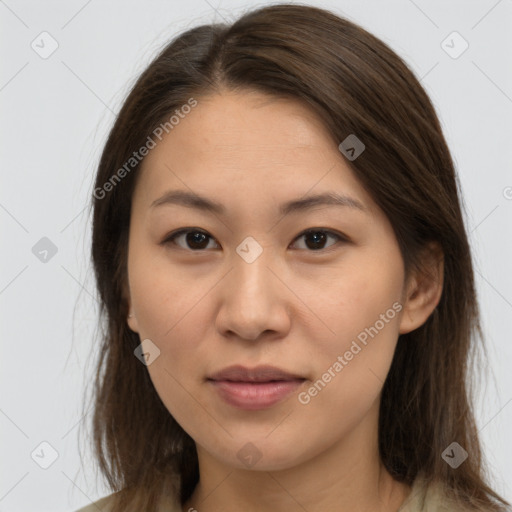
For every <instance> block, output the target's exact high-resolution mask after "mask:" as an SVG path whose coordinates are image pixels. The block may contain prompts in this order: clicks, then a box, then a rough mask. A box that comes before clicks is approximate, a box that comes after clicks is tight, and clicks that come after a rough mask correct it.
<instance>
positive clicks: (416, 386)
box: [82, 5, 506, 512]
mask: <svg viewBox="0 0 512 512" xmlns="http://www.w3.org/2000/svg"><path fill="white" fill-rule="evenodd" d="M93 207H94V217H93V219H94V221H93V222H94V223H93V241H92V256H93V262H94V268H95V273H96V281H97V286H98V289H99V292H100V298H101V303H102V314H103V317H104V319H105V333H104V340H103V347H102V351H101V360H100V361H99V365H98V372H97V378H96V388H95V390H96V394H95V402H94V406H95V414H94V422H93V426H94V440H95V449H96V455H97V458H98V461H99V464H100V468H101V470H102V471H103V473H104V475H105V476H106V478H107V480H108V483H109V485H110V486H111V488H112V490H114V491H116V492H115V493H114V494H112V495H110V496H108V497H106V498H103V499H102V500H99V501H98V502H96V503H95V504H92V505H91V506H89V507H86V508H84V509H82V511H84V512H85V511H92V510H97V508H100V509H101V510H111V511H113V512H118V511H119V512H120V511H131V510H133V511H140V510H144V511H146V512H154V511H157V510H158V511H164V510H166V511H167V510H168V511H180V510H182V511H193V510H197V511H199V512H212V511H220V510H222V511H225V512H229V511H234V510H244V511H260V510H273V511H280V510H285V509H286V510H287V511H290V510H307V511H310V512H312V511H328V510H336V511H344V510H347V511H348V510H350V511H357V510H360V511H363V510H365V511H366V510H372V511H381V510H382V511H398V510H400V511H401V512H413V511H419V510H425V511H426V510H428V511H431V510H432V511H433V510H436V511H440V510H450V511H457V510H460V511H476V510H493V511H498V510H504V506H505V505H506V502H505V501H504V500H503V499H501V498H500V497H499V496H498V495H497V494H496V493H495V492H494V491H493V490H492V489H491V488H490V487H489V486H488V484H487V483H486V482H485V480H484V476H483V463H482V457H481V452H480V445H479V440H478V435H477V430H476V428H475V421H474V417H473V413H472V409H471V401H470V396H469V393H468V390H467V389H466V376H467V375H468V368H469V366H468V362H469V355H470V349H471V348H472V347H473V344H474V343H476V342H477V335H478V334H479V333H480V330H479V320H478V306H477V302H476V298H475V289H474V281H473V270H472V265H471V254H470V248H469V245H468V241H467V236H466V232H465V228H464V223H463V218H462V214H461V207H460V201H459V193H458V188H457V178H456V175H455V171H454V166H453V162H452V159H451V156H450V153H449V150H448V148H447V145H446V141H445V139H444V136H443V134H442V131H441V128H440V124H439V121H438V119H437V117H436V114H435V111H434V108H433V106H432V104H431V102H430V100H429V98H428V96H427V95H426V93H425V91H424V90H423V89H422V87H421V86H420V84H419V82H418V81H417V79H416V78H415V77H414V76H413V74H412V73H411V71H410V70H409V69H408V68H407V66H406V65H405V64H404V62H403V61H402V60H401V59H400V58H399V57H398V56H397V55H396V54H395V53H394V52H393V51H392V50H391V49H390V48H389V47H388V46H386V45H385V44H384V43H383V42H382V41H380V40H379V39H377V38H375V37H374V36H372V35H371V34H369V33H368V32H366V31H365V30H363V29H362V28H361V27H359V26H357V25H355V24H354V23H351V22H349V21H347V20H345V19H342V18H339V17H337V16H335V15H334V14H332V13H330V12H328V11H324V10H321V9H318V8H314V7H306V6H295V5H274V6H270V7H265V8H261V9H258V10H255V11H252V12H250V13H248V14H246V15H244V16H243V17H241V18H240V19H239V20H238V21H236V22H235V23H234V24H233V25H231V26H226V25H205V26H201V27H197V28H195V29H192V30H189V31H187V32H186V33H184V34H182V35H181V36H180V37H178V38H176V39H175V40H174V41H172V42H171V43H170V44H169V45H168V46H167V47H166V48H165V49H164V50H163V51H162V52H161V54H160V55H159V56H158V57H157V58H156V59H155V60H154V61H153V62H152V63H151V64H150V66H149V67H148V68H147V69H146V70H145V71H144V73H143V74H142V75H141V77H140V78H139V80H138V81H137V83H136V84H135V86H134V87H133V89H132V91H131V93H130V95H129V96H128V98H127V100H126V102H125V103H124V105H123V107H122V109H121V111H120V113H119V116H118V118H117V119H116V122H115V125H114V127H113V129H112V131H111V133H110V136H109V138H108V141H107V143H106V146H105V148H104V151H103V155H102V158H101V162H100V165H99V169H98V173H97V176H96V183H95V190H94V200H93Z"/></svg>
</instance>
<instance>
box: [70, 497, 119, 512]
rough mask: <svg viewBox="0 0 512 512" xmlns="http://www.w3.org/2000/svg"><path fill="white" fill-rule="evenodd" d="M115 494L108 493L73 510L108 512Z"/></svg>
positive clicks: (76, 511) (77, 511)
mask: <svg viewBox="0 0 512 512" xmlns="http://www.w3.org/2000/svg"><path fill="white" fill-rule="evenodd" d="M114 496H115V494H109V495H108V496H105V497H104V498H100V499H99V500H97V501H94V502H93V503H91V504H90V505H86V506H85V507H82V508H80V509H78V510H75V512H110V510H112V501H113V500H114Z"/></svg>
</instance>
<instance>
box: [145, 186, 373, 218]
mask: <svg viewBox="0 0 512 512" xmlns="http://www.w3.org/2000/svg"><path fill="white" fill-rule="evenodd" d="M170 204H178V205H181V206H185V207H188V208H196V209H198V210H202V211H206V212H211V213H215V214H218V215H223V214H225V213H226V208H225V207H224V206H223V205H222V204H220V203H217V202H216V201H213V200H211V199H208V198H206V197H203V196H200V195H198V194H195V193H192V192H188V191H186V190H169V191H167V192H165V194H163V195H162V196H161V197H159V198H158V199H155V200H154V201H153V202H152V203H151V206H150V208H151V209H153V208H156V207H158V206H162V205H170ZM316 206H344V207H349V208H353V209H356V210H361V211H364V212H366V211H367V208H366V207H365V206H363V204H362V203H361V202H360V201H358V200H357V199H354V198H352V197H350V196H347V195H343V194H338V193H337V192H324V193H322V194H316V195H313V196H308V197H305V198H301V199H293V200H291V201H288V202H286V203H283V204H281V205H280V207H279V213H280V214H281V215H287V214H289V213H294V212H301V211H307V210H310V209H312V208H314V207H316Z"/></svg>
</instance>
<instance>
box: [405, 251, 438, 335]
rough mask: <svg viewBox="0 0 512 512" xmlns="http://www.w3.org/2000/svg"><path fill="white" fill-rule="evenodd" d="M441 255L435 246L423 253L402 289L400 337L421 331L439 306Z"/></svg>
mask: <svg viewBox="0 0 512 512" xmlns="http://www.w3.org/2000/svg"><path fill="white" fill-rule="evenodd" d="M443 280H444V255H443V251H442V249H441V246H440V245H439V244H438V243H437V242H430V243H429V244H427V245H426V247H425V248H424V249H423V251H422V254H421V258H420V264H419V268H417V269H416V268H415V269H411V273H410V275H409V276H408V279H407V281H406V283H405V286H404V298H403V302H402V303H403V305H404V308H403V314H402V316H401V319H400V330H399V332H400V334H405V333H408V332H411V331H414V329H417V328H418V327H421V326H422V325H423V324H424V323H425V322H426V321H427V319H428V317H429V316H430V315H431V314H432V312H433V311H434V309H435V308H436V306H437V305H438V304H439V300H440V299H441V294H442V293H443Z"/></svg>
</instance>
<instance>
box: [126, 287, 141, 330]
mask: <svg viewBox="0 0 512 512" xmlns="http://www.w3.org/2000/svg"><path fill="white" fill-rule="evenodd" d="M122 289H123V290H122V296H123V300H124V302H125V304H126V311H128V313H127V318H126V322H127V323H128V327H129V328H130V329H131V330H132V331H134V332H139V326H138V323H137V317H136V316H135V312H134V311H133V307H132V301H131V296H130V289H129V286H128V283H127V280H126V279H125V280H124V282H123V285H122Z"/></svg>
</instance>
